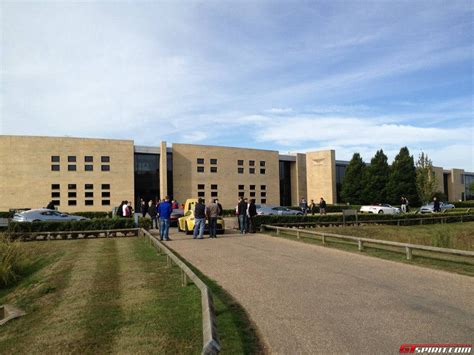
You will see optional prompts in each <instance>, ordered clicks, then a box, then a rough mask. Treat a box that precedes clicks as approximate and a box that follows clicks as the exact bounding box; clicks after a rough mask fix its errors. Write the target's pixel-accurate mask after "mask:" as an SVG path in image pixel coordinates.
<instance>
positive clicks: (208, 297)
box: [139, 229, 221, 355]
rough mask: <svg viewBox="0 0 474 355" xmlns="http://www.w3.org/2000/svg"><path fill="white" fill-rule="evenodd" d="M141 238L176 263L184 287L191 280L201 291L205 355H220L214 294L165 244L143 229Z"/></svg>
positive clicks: (203, 349)
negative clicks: (146, 239) (145, 239)
mask: <svg viewBox="0 0 474 355" xmlns="http://www.w3.org/2000/svg"><path fill="white" fill-rule="evenodd" d="M139 236H141V237H144V238H148V240H149V241H150V243H152V244H153V245H154V246H155V248H157V249H158V250H159V251H162V252H164V253H165V254H166V258H167V261H168V265H169V266H171V262H174V263H175V264H176V265H178V267H179V268H180V269H181V272H182V278H183V285H186V284H187V278H189V279H190V280H191V281H192V282H193V283H194V284H195V285H196V286H197V288H199V290H200V291H201V306H202V332H203V347H202V354H203V355H214V354H219V353H220V350H221V347H220V341H219V336H218V335H217V322H216V313H215V309H214V301H213V300H212V294H211V291H210V290H209V288H208V287H207V286H206V284H205V283H204V282H203V281H202V280H201V279H200V278H199V277H198V276H197V275H196V274H195V273H194V272H193V271H192V270H191V269H190V268H189V267H188V266H187V265H186V264H185V263H184V262H182V261H181V260H180V259H179V258H178V257H177V256H176V255H175V254H174V253H173V252H172V251H171V250H170V249H169V248H168V247H167V246H166V245H165V244H164V243H162V242H161V241H160V240H158V239H157V238H155V237H154V236H153V235H151V234H150V233H149V232H148V231H146V230H144V229H141V230H140V234H139Z"/></svg>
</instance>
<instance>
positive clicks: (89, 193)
mask: <svg viewBox="0 0 474 355" xmlns="http://www.w3.org/2000/svg"><path fill="white" fill-rule="evenodd" d="M85 197H94V193H93V192H92V191H88V192H87V191H86V193H85Z"/></svg>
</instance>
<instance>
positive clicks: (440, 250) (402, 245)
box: [261, 224, 474, 260]
mask: <svg viewBox="0 0 474 355" xmlns="http://www.w3.org/2000/svg"><path fill="white" fill-rule="evenodd" d="M261 228H262V229H263V231H264V230H266V229H269V230H276V234H277V235H279V234H280V232H281V231H285V232H291V233H295V234H296V237H297V238H298V239H299V238H300V237H301V234H302V233H304V234H310V235H317V236H320V237H321V241H322V243H323V244H326V243H327V240H326V237H331V238H336V239H345V240H351V241H354V242H357V245H358V248H359V251H362V250H364V243H370V244H379V245H388V246H394V247H399V248H404V249H405V253H406V257H407V260H411V259H412V258H413V255H412V250H424V251H429V252H435V253H441V254H450V255H460V256H467V257H474V252H473V251H468V250H459V249H448V248H438V247H431V246H427V245H419V244H409V243H400V242H391V241H388V240H380V239H370V238H359V237H353V236H348V235H341V234H334V233H324V232H315V231H308V230H300V229H296V228H286V227H279V226H270V225H266V224H264V225H262V226H261Z"/></svg>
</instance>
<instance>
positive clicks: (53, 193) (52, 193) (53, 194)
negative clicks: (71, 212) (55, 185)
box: [51, 192, 61, 197]
mask: <svg viewBox="0 0 474 355" xmlns="http://www.w3.org/2000/svg"><path fill="white" fill-rule="evenodd" d="M51 197H61V194H60V193H59V192H51Z"/></svg>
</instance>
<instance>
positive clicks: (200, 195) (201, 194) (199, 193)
mask: <svg viewBox="0 0 474 355" xmlns="http://www.w3.org/2000/svg"><path fill="white" fill-rule="evenodd" d="M204 196H206V193H205V192H204V191H198V197H204Z"/></svg>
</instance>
